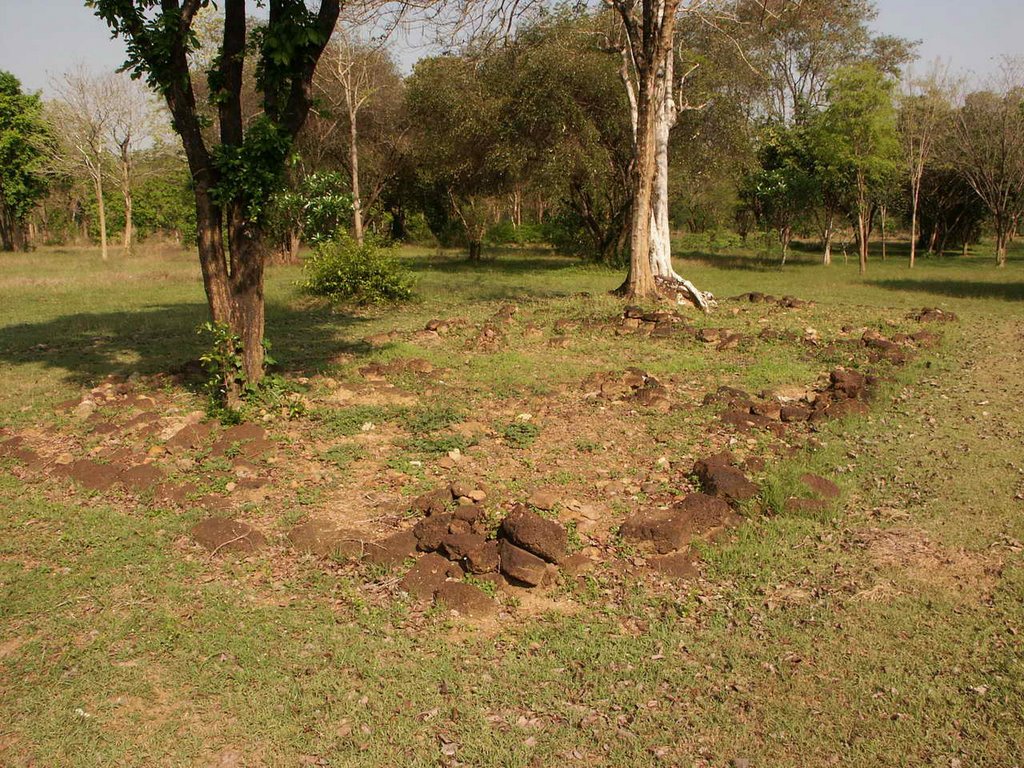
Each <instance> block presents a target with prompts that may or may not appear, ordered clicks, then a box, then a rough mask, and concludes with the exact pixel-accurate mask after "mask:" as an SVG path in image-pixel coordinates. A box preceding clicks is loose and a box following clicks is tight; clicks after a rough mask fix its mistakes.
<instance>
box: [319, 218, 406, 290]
mask: <svg viewBox="0 0 1024 768" xmlns="http://www.w3.org/2000/svg"><path fill="white" fill-rule="evenodd" d="M305 269H306V281H305V282H304V283H303V286H302V287H303V288H304V289H305V290H306V291H307V292H309V293H311V294H313V295H314V296H323V297H325V298H327V299H329V300H331V301H334V302H351V303H353V304H357V305H359V306H367V305H370V304H391V303H396V302H402V301H408V300H409V299H411V298H412V285H413V279H412V276H411V275H409V274H408V273H407V272H406V271H405V269H403V268H402V266H401V265H399V264H398V262H397V261H396V260H395V254H394V250H393V248H391V247H390V246H385V245H383V244H382V243H380V242H379V241H374V240H373V239H371V238H367V239H366V240H365V241H364V242H363V244H362V245H359V244H358V243H357V242H356V241H355V240H353V239H352V238H351V237H349V236H348V235H347V234H346V233H344V232H340V233H339V234H338V236H337V237H336V238H335V239H334V240H332V241H330V242H327V243H324V244H323V245H320V246H319V247H317V249H316V250H315V251H314V252H313V255H312V256H310V257H309V258H308V259H307V260H306V265H305Z"/></svg>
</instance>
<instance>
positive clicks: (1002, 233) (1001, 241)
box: [996, 220, 1009, 267]
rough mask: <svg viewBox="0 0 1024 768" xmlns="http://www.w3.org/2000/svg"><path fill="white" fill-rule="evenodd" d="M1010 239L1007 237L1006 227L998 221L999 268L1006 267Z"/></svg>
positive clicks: (997, 257) (997, 247) (997, 256)
mask: <svg viewBox="0 0 1024 768" xmlns="http://www.w3.org/2000/svg"><path fill="white" fill-rule="evenodd" d="M1008 239H1009V238H1008V237H1007V233H1006V228H1005V226H1004V225H1003V224H1002V223H1001V222H999V221H998V220H997V221H996V266H999V267H1005V266H1006V247H1007V240H1008Z"/></svg>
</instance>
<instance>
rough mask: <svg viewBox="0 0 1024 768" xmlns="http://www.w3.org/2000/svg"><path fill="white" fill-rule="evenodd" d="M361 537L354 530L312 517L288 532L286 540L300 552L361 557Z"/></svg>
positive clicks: (362, 545) (326, 555) (324, 555)
mask: <svg viewBox="0 0 1024 768" xmlns="http://www.w3.org/2000/svg"><path fill="white" fill-rule="evenodd" d="M362 539H363V537H362V536H361V535H360V534H358V533H356V532H355V531H349V530H345V529H342V528H339V527H338V526H337V525H335V524H334V523H332V522H331V521H329V520H319V519H316V518H313V519H311V520H307V521H306V522H304V523H299V524H298V525H296V526H295V527H293V528H292V529H291V530H290V531H289V532H288V541H290V542H291V544H292V546H293V547H295V548H296V549H297V550H299V551H300V552H309V553H312V554H314V555H319V556H321V557H330V556H342V557H361V556H362V554H363V547H364V542H363V540H362Z"/></svg>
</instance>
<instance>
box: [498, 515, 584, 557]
mask: <svg viewBox="0 0 1024 768" xmlns="http://www.w3.org/2000/svg"><path fill="white" fill-rule="evenodd" d="M498 535H499V536H501V537H503V538H505V539H508V540H509V541H511V542H512V543H513V544H516V545H517V546H519V547H522V548H523V549H525V550H526V551H528V552H531V553H533V554H534V555H537V556H538V557H542V558H543V559H545V560H547V561H548V562H551V563H557V562H558V561H559V560H561V559H562V558H564V557H565V550H566V546H567V542H568V536H567V534H566V531H565V528H563V527H562V526H561V525H559V524H558V523H556V522H555V521H554V520H545V519H544V518H543V517H541V516H540V515H538V514H537V513H536V512H531V511H530V510H528V509H527V508H526V507H525V506H523V505H521V504H517V505H516V506H515V507H514V508H513V509H512V511H511V512H509V513H508V515H507V516H506V517H505V519H504V520H503V521H502V523H501V528H500V529H499V531H498Z"/></svg>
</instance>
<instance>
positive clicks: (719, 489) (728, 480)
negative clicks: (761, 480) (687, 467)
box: [693, 459, 758, 502]
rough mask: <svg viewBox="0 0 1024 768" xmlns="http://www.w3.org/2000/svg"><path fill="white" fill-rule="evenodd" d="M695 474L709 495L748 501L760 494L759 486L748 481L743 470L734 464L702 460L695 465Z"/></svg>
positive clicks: (730, 499)
mask: <svg viewBox="0 0 1024 768" xmlns="http://www.w3.org/2000/svg"><path fill="white" fill-rule="evenodd" d="M693 473H694V474H695V475H696V476H697V478H698V479H699V480H700V484H701V486H702V487H703V488H704V490H705V491H706V492H707V493H709V494H711V495H713V496H719V497H721V498H723V499H727V500H728V501H733V502H740V501H747V500H749V499H752V498H754V497H755V496H757V494H758V488H757V486H756V485H754V484H753V483H752V482H750V481H749V480H748V479H747V476H746V475H745V474H743V471H742V470H741V469H739V468H737V467H735V466H733V465H732V464H727V463H725V462H722V461H719V460H712V461H708V460H707V459H701V460H698V461H697V462H695V463H694V465H693Z"/></svg>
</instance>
